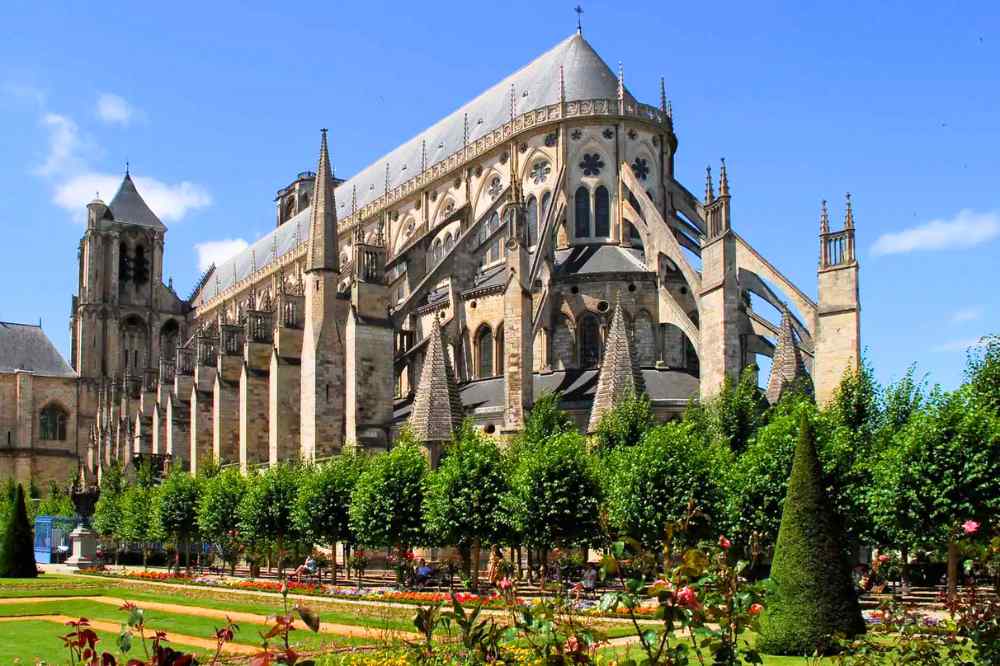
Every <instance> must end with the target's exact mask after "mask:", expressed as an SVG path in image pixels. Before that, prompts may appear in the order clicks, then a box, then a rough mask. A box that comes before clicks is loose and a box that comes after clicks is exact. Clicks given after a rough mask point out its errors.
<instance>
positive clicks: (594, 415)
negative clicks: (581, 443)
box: [587, 300, 646, 432]
mask: <svg viewBox="0 0 1000 666" xmlns="http://www.w3.org/2000/svg"><path fill="white" fill-rule="evenodd" d="M629 391H631V392H632V393H634V394H636V395H638V394H640V393H645V392H646V384H645V382H644V381H643V379H642V372H641V371H640V370H639V357H638V355H637V354H636V351H635V341H634V340H633V339H632V333H631V331H630V330H629V328H628V323H627V322H626V321H625V313H624V311H623V310H622V304H621V301H620V300H619V301H618V302H617V303H616V304H615V312H614V314H613V315H612V317H611V328H610V329H609V330H608V337H607V340H605V344H604V358H603V359H602V360H601V372H600V374H599V375H598V377H597V390H596V391H595V392H594V405H593V407H591V409H590V424H589V425H588V426H587V432H595V431H596V430H597V424H598V423H600V421H601V417H602V416H604V414H605V413H607V412H608V411H610V410H611V409H613V408H614V406H615V405H616V404H617V403H619V402H621V400H622V399H623V398H624V397H625V395H626V394H627V393H628V392H629Z"/></svg>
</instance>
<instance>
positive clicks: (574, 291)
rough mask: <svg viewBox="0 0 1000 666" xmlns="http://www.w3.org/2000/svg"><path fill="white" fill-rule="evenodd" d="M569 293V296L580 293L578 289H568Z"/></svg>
mask: <svg viewBox="0 0 1000 666" xmlns="http://www.w3.org/2000/svg"><path fill="white" fill-rule="evenodd" d="M569 293H571V294H579V293H580V288H579V287H570V289H569Z"/></svg>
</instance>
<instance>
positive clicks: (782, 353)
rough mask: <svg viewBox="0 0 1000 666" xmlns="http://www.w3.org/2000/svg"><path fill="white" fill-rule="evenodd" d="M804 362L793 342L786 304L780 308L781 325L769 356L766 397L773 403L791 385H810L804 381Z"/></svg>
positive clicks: (789, 315) (790, 315) (790, 321)
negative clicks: (769, 371)
mask: <svg viewBox="0 0 1000 666" xmlns="http://www.w3.org/2000/svg"><path fill="white" fill-rule="evenodd" d="M807 377H808V375H807V374H806V367H805V363H803V361H802V352H801V351H800V350H799V348H798V346H797V345H796V344H795V331H794V330H793V329H792V314H791V312H789V311H788V306H787V305H786V306H785V307H783V308H782V311H781V325H780V326H778V342H777V344H776V345H775V346H774V356H772V357H771V377H770V379H769V380H768V382H767V399H768V401H769V402H770V403H771V404H772V405H773V404H774V403H776V402H778V400H780V399H781V395H782V394H783V393H784V392H785V391H786V390H787V389H788V388H789V387H791V386H793V385H795V384H798V383H800V382H801V383H802V384H803V388H808V387H809V386H810V385H809V383H808V382H807V381H806V379H807Z"/></svg>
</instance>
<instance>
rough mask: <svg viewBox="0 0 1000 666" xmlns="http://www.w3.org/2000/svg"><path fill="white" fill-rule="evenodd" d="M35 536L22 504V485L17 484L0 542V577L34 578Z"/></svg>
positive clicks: (35, 568)
mask: <svg viewBox="0 0 1000 666" xmlns="http://www.w3.org/2000/svg"><path fill="white" fill-rule="evenodd" d="M37 576H38V568H37V567H36V566H35V538H34V535H33V534H32V530H31V523H30V522H28V510H27V508H26V507H25V506H24V487H23V486H22V485H21V484H18V486H17V495H16V496H15V497H14V506H13V507H12V510H11V512H10V515H9V516H8V517H7V525H6V528H5V529H4V534H3V542H2V543H0V578H35V577H37Z"/></svg>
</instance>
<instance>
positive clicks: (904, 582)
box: [899, 546, 910, 595]
mask: <svg viewBox="0 0 1000 666" xmlns="http://www.w3.org/2000/svg"><path fill="white" fill-rule="evenodd" d="M899 558H900V560H902V565H901V566H900V572H899V579H900V581H899V583H900V588H901V589H900V592H901V593H902V594H904V595H906V594H909V593H910V547H909V546H900V548H899Z"/></svg>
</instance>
